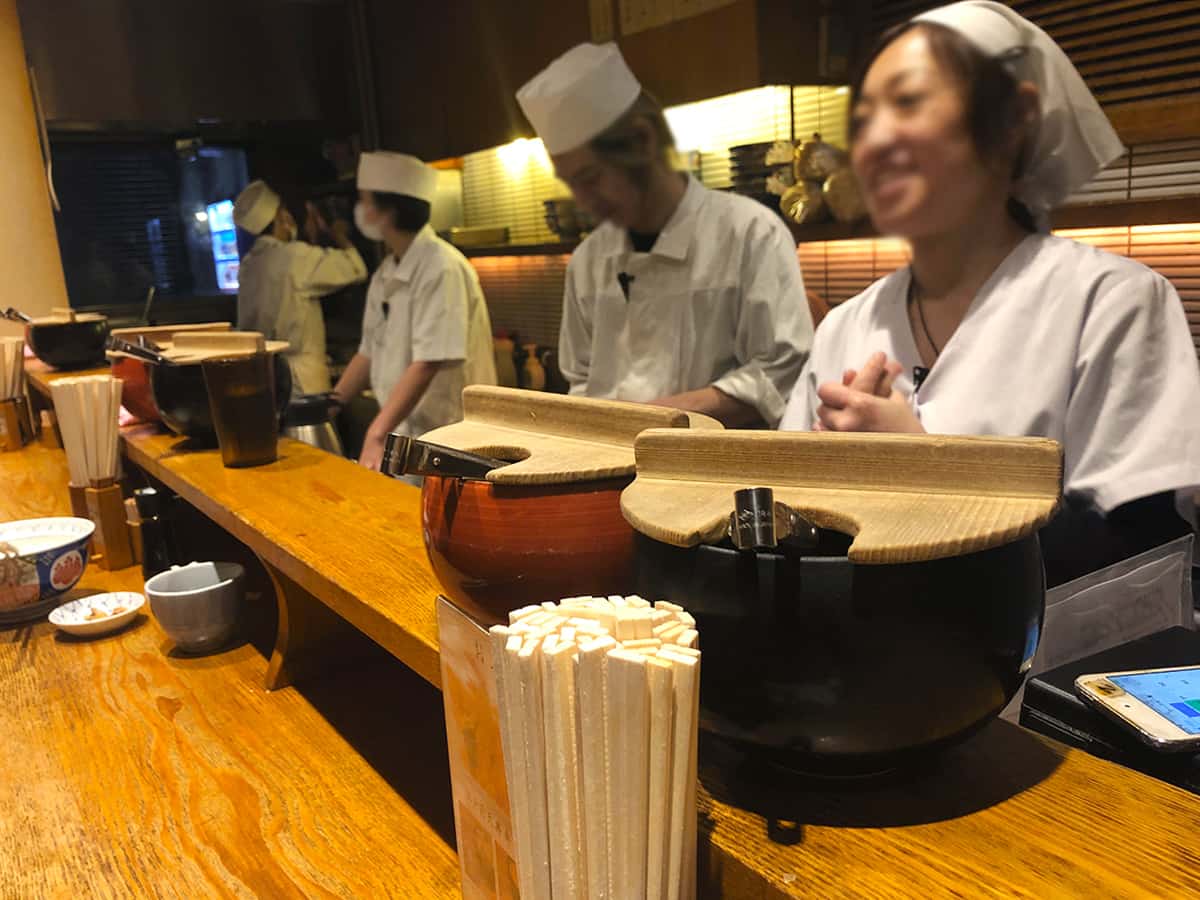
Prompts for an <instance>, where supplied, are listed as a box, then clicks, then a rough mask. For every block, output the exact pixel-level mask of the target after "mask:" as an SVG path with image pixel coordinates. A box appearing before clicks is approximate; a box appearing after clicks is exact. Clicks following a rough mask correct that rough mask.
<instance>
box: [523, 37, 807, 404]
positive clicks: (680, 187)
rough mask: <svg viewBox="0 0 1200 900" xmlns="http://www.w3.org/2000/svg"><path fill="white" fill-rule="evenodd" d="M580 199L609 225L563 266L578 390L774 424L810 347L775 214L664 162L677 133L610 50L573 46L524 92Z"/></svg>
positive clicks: (792, 257) (564, 338) (570, 364)
mask: <svg viewBox="0 0 1200 900" xmlns="http://www.w3.org/2000/svg"><path fill="white" fill-rule="evenodd" d="M517 100H518V101H519V103H520V105H521V108H522V109H523V110H524V112H525V115H526V116H527V117H528V119H529V120H530V122H532V123H533V126H534V128H535V129H536V130H537V133H538V136H539V137H541V138H542V140H543V142H544V143H545V145H546V150H547V151H548V152H549V154H550V158H551V160H552V161H553V163H554V168H555V171H556V173H557V174H558V177H559V178H561V179H562V180H563V181H565V182H566V183H567V185H568V186H569V187H570V189H571V192H572V193H573V194H574V196H575V199H576V201H577V202H578V203H579V205H580V206H581V207H583V208H584V209H585V210H587V211H588V212H589V213H591V214H592V215H593V216H594V217H595V218H596V219H597V220H599V221H601V222H602V224H601V225H600V227H599V228H597V229H596V231H595V232H593V233H592V234H591V235H590V236H589V237H588V238H587V239H586V240H585V241H584V242H583V244H582V245H580V247H579V248H578V249H577V250H576V251H575V252H574V254H572V256H571V261H570V264H569V265H568V267H567V284H566V292H565V297H564V300H563V319H562V328H561V334H560V338H559V361H560V364H561V367H562V371H563V374H564V375H565V376H566V378H567V380H568V382H569V383H570V386H571V393H573V394H582V395H586V396H589V397H600V398H605V399H612V400H632V401H636V402H650V403H657V404H661V405H664V406H672V407H677V408H680V409H685V410H689V411H693V412H700V413H705V414H707V415H710V416H713V417H715V418H717V419H719V420H721V421H722V422H723V423H725V424H726V425H730V426H739V425H753V424H762V423H765V424H767V425H769V426H772V427H774V426H775V425H777V424H778V422H779V419H780V417H781V416H782V415H783V409H784V404H785V402H786V398H787V396H788V393H789V392H790V390H791V388H792V385H793V383H794V382H795V380H796V377H797V375H798V374H799V372H800V368H801V366H802V365H803V364H804V360H805V357H806V356H807V354H808V350H809V346H810V344H811V340H812V319H811V317H810V315H809V311H808V302H807V299H806V297H805V291H804V282H803V279H802V277H801V274H800V263H799V260H798V258H797V256H796V245H795V241H794V240H793V239H792V237H791V234H790V233H789V232H788V229H787V228H786V226H784V224H783V223H782V222H781V221H779V217H778V216H777V215H775V214H774V213H773V212H772V211H770V210H768V209H767V208H766V207H764V206H761V205H760V204H758V203H755V202H754V201H752V200H749V199H747V198H745V197H739V196H736V195H732V194H725V193H719V192H716V191H711V190H709V189H707V188H705V187H704V186H703V185H701V184H700V183H699V182H698V181H696V180H695V179H693V178H691V177H690V176H688V175H686V174H683V173H681V172H679V171H677V170H676V169H675V168H674V167H673V165H672V161H673V155H674V138H673V136H672V134H671V129H670V127H669V126H668V125H667V122H666V119H665V117H664V116H663V112H662V108H661V106H659V104H658V102H657V101H656V100H655V99H654V98H653V97H651V96H650V95H649V94H647V93H646V92H645V91H643V90H642V87H641V85H640V84H639V83H638V81H637V79H636V78H635V77H634V75H633V72H631V71H630V69H629V67H628V65H626V63H625V60H624V59H623V58H622V56H621V53H620V51H619V50H618V49H617V47H616V45H615V44H605V45H603V46H597V45H594V44H581V45H579V46H577V47H575V48H574V49H572V50H569V51H568V52H567V53H565V54H563V55H562V56H561V57H559V58H558V59H556V60H555V61H554V62H553V63H551V64H550V65H549V66H548V67H547V68H546V69H545V70H544V71H543V72H541V73H540V74H538V75H537V76H535V77H534V78H533V79H532V80H531V81H529V82H528V83H527V84H526V85H525V86H524V87H522V88H521V89H520V91H518V92H517Z"/></svg>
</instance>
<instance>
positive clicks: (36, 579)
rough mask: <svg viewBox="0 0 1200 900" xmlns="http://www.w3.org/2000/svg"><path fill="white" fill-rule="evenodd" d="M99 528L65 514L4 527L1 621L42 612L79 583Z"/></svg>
mask: <svg viewBox="0 0 1200 900" xmlns="http://www.w3.org/2000/svg"><path fill="white" fill-rule="evenodd" d="M95 530H96V526H95V525H94V524H93V523H92V522H91V521H89V520H88V519H75V518H69V517H66V516H63V517H52V518H45V519H23V520H20V521H17V522H5V523H4V524H2V525H0V624H6V623H9V622H15V621H24V620H25V619H28V618H32V617H36V616H38V615H41V614H42V613H44V612H45V611H46V610H47V609H48V608H49V607H50V606H51V605H53V603H54V601H55V600H56V599H57V598H59V597H61V596H62V595H63V594H65V593H66V592H67V591H69V590H70V589H71V588H73V587H75V584H76V583H77V582H78V581H79V578H80V576H82V575H83V570H84V569H85V568H86V567H87V562H88V540H89V539H90V538H91V536H92V532H94V531H95Z"/></svg>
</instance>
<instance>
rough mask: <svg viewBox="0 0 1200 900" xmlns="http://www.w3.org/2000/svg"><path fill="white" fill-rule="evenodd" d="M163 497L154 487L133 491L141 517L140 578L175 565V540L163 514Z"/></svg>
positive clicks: (146, 577) (149, 576) (150, 576)
mask: <svg viewBox="0 0 1200 900" xmlns="http://www.w3.org/2000/svg"><path fill="white" fill-rule="evenodd" d="M164 499H165V498H164V497H163V496H162V495H161V494H160V493H159V492H158V491H156V490H155V489H154V488H140V489H139V490H136V491H134V492H133V502H134V503H136V504H137V510H138V515H139V516H141V518H142V579H143V580H145V581H149V580H150V579H151V578H153V577H154V576H155V575H157V574H158V573H159V572H165V571H166V570H167V569H169V568H171V566H173V565H175V549H174V547H175V542H174V541H173V540H172V539H171V529H170V525H169V524H168V523H167V520H166V518H165V517H164V514H163V500H164Z"/></svg>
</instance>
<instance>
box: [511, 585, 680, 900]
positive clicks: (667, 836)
mask: <svg viewBox="0 0 1200 900" xmlns="http://www.w3.org/2000/svg"><path fill="white" fill-rule="evenodd" d="M695 624H696V623H695V620H694V619H693V618H692V617H691V616H690V615H689V614H688V613H687V612H685V611H684V610H683V609H682V608H681V607H679V606H676V605H675V604H672V603H667V602H665V601H660V602H658V603H655V604H654V605H653V606H651V605H650V604H649V603H648V602H646V601H645V600H643V599H642V598H641V597H607V598H604V597H574V598H570V599H567V600H563V601H562V602H561V603H559V604H553V603H544V604H542V605H541V606H528V607H525V608H523V609H519V610H516V611H515V612H513V613H511V614H510V615H509V624H508V625H507V626H503V625H497V626H495V627H493V628H492V629H491V640H492V649H493V660H494V669H495V675H496V679H497V681H496V687H497V691H496V693H497V698H498V701H499V702H498V707H499V714H500V732H501V740H502V744H503V748H504V769H505V776H506V778H507V780H508V797H509V807H510V810H511V813H512V826H513V844H514V849H515V852H516V857H517V871H518V875H519V883H520V891H521V897H523V898H529V900H576V898H578V900H642V898H646V900H690V898H693V897H694V896H695V891H696V883H695V878H696V741H697V732H696V728H697V720H698V717H699V697H700V694H699V688H700V651H699V649H697V645H698V642H699V635H698V634H697V632H696V629H695Z"/></svg>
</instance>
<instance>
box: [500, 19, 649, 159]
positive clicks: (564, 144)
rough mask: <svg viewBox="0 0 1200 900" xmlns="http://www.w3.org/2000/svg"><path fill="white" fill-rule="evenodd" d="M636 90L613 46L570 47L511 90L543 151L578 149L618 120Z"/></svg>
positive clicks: (640, 88)
mask: <svg viewBox="0 0 1200 900" xmlns="http://www.w3.org/2000/svg"><path fill="white" fill-rule="evenodd" d="M641 93H642V86H641V85H640V84H639V83H638V80H637V79H636V78H635V77H634V76H633V72H632V71H630V69H629V66H628V65H627V64H626V62H625V58H624V57H623V56H621V51H620V50H618V49H617V45H616V44H612V43H609V44H580V45H579V46H577V47H572V48H571V49H570V50H568V51H567V52H566V53H564V54H563V55H562V56H560V57H559V58H558V59H556V60H554V62H552V63H550V65H548V66H546V68H545V69H543V70H542V71H541V72H539V73H538V74H537V75H535V76H534V77H533V78H531V79H530V80H529V81H527V82H526V83H525V86H524V87H522V88H521V89H520V90H519V91H517V102H518V103H519V104H521V110H522V111H523V112H524V113H525V117H526V118H527V119H529V121H530V123H531V124H532V125H533V127H534V129H535V130H536V131H537V133H538V137H540V138H541V139H542V143H544V144H545V145H546V152H547V153H549V154H551V155H555V154H558V153H566V152H567V151H569V150H575V149H577V148H579V147H582V146H583V145H584V144H586V143H587V142H588V141H590V140H591V139H592V138H594V137H595V136H596V135H598V134H600V133H601V132H602V131H604V130H605V129H606V128H608V127H609V126H610V125H612V124H613V123H614V122H616V121H617V119H619V118H621V116H622V115H624V114H625V113H626V112H627V111H628V110H629V107H631V106H633V102H634V101H635V100H637V98H638V96H639V95H640V94H641Z"/></svg>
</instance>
